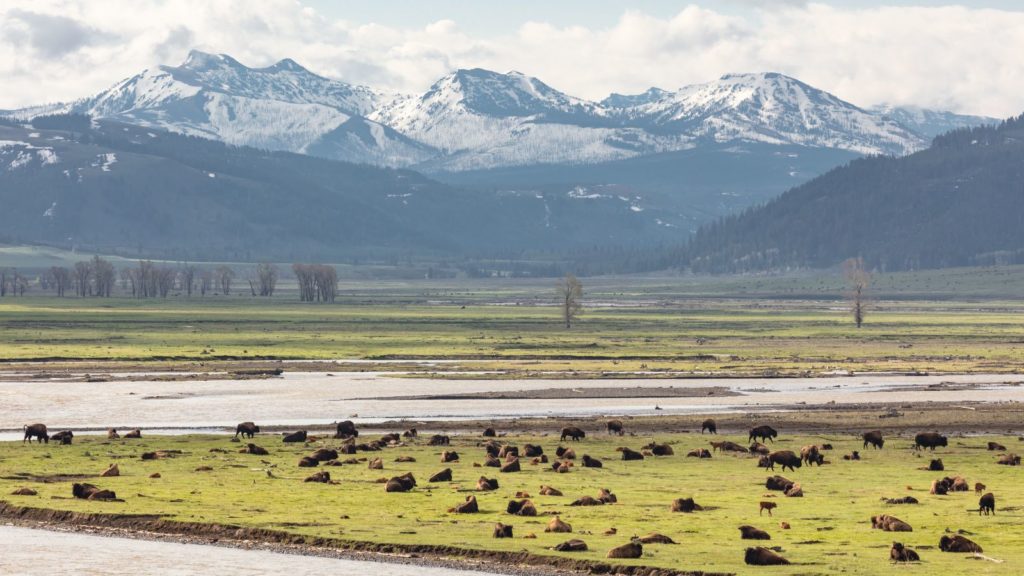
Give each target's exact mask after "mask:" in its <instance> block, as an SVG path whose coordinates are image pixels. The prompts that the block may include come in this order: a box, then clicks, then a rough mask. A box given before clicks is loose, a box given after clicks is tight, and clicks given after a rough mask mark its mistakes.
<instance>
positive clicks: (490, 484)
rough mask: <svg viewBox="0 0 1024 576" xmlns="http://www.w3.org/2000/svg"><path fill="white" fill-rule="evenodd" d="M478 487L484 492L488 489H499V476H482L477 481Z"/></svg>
mask: <svg viewBox="0 0 1024 576" xmlns="http://www.w3.org/2000/svg"><path fill="white" fill-rule="evenodd" d="M476 489H477V490H480V491H482V492H486V491H490V490H497V489H498V479H497V478H486V477H484V476H481V477H480V479H479V480H477V481H476Z"/></svg>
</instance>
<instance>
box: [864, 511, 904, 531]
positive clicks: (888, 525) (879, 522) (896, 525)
mask: <svg viewBox="0 0 1024 576" xmlns="http://www.w3.org/2000/svg"><path fill="white" fill-rule="evenodd" d="M871 527H872V528H875V529H878V530H884V531H886V532H913V531H914V529H913V528H911V527H910V524H907V523H906V522H904V521H903V520H900V519H899V518H897V517H895V516H889V515H887V514H882V515H880V516H872V517H871Z"/></svg>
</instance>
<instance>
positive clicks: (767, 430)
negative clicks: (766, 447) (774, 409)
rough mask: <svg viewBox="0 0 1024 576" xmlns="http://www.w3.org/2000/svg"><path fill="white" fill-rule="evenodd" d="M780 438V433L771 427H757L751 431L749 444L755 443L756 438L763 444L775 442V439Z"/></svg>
mask: <svg viewBox="0 0 1024 576" xmlns="http://www.w3.org/2000/svg"><path fill="white" fill-rule="evenodd" d="M778 436H779V433H778V432H776V431H775V429H774V428H772V427H771V426H757V427H755V428H751V429H750V437H749V438H748V441H749V442H753V441H754V438H760V439H761V442H765V441H771V442H775V438H777V437H778Z"/></svg>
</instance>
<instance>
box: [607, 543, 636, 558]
mask: <svg viewBox="0 0 1024 576" xmlns="http://www.w3.org/2000/svg"><path fill="white" fill-rule="evenodd" d="M643 555H644V546H643V544H641V543H639V542H637V541H635V540H634V541H632V542H630V543H628V544H623V545H622V546H616V547H615V548H612V549H611V550H609V551H608V554H607V555H606V556H605V557H606V558H640V557H641V556H643Z"/></svg>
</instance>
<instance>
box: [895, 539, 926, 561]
mask: <svg viewBox="0 0 1024 576" xmlns="http://www.w3.org/2000/svg"><path fill="white" fill-rule="evenodd" d="M889 559H890V560H892V561H893V562H920V561H921V557H920V556H918V555H917V552H915V551H913V550H911V549H910V548H907V547H905V546H904V545H903V544H902V543H900V542H893V543H892V548H890V549H889Z"/></svg>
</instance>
